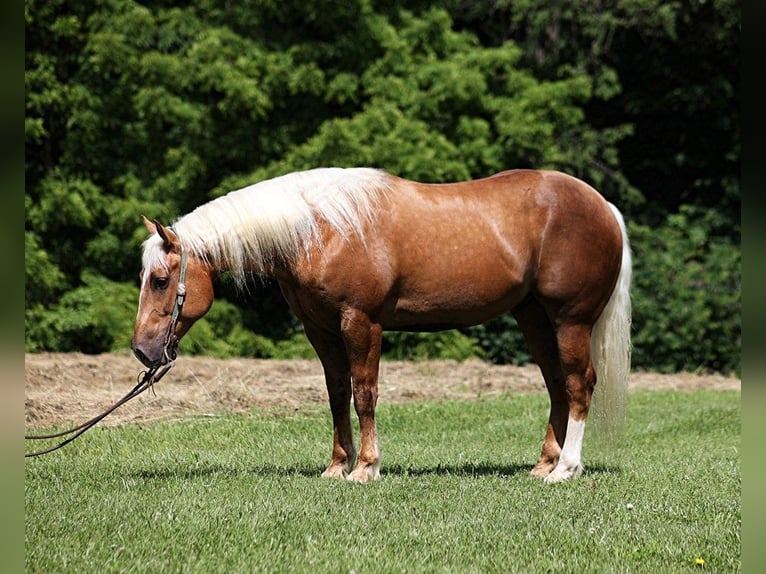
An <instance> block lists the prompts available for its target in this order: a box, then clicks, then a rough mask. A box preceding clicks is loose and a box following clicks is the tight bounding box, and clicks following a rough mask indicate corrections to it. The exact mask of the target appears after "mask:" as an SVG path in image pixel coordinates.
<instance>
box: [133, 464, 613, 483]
mask: <svg viewBox="0 0 766 574" xmlns="http://www.w3.org/2000/svg"><path fill="white" fill-rule="evenodd" d="M323 470H324V467H318V466H317V467H314V466H277V465H260V466H255V467H242V466H237V467H231V466H225V465H222V464H195V465H194V466H191V467H179V466H173V467H164V468H151V469H144V470H138V471H136V472H134V473H133V476H134V477H135V478H140V479H143V480H155V479H156V480H167V479H170V478H174V479H178V478H183V479H195V478H205V477H210V476H216V475H217V476H221V477H237V476H264V477H267V476H270V477H276V476H302V477H308V478H319V476H320V475H321V474H322V471H323ZM531 470H532V465H528V464H489V463H486V464H482V463H478V464H473V463H466V464H459V465H450V464H445V465H441V464H439V465H436V466H432V467H413V466H403V465H390V466H386V465H384V466H383V467H382V468H381V471H380V473H381V477H382V478H385V477H386V476H399V477H406V476H414V477H418V476H460V477H486V476H497V477H513V476H519V475H521V476H528V475H529V472H530V471H531ZM619 472H620V470H619V468H618V467H616V466H611V465H604V464H593V465H590V466H587V467H586V468H585V471H584V472H583V476H584V477H588V476H591V477H593V476H596V475H599V474H612V473H619Z"/></svg>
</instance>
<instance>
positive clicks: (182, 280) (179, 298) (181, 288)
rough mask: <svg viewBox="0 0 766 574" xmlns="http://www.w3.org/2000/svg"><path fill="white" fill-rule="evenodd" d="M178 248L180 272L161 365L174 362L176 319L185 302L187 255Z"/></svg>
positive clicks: (175, 355)
mask: <svg viewBox="0 0 766 574" xmlns="http://www.w3.org/2000/svg"><path fill="white" fill-rule="evenodd" d="M176 235H177V234H176ZM178 245H179V248H180V249H181V270H180V272H179V275H178V289H177V291H176V301H175V304H174V306H173V313H172V315H171V316H170V324H169V325H168V330H167V333H165V342H164V343H163V354H164V360H163V364H167V363H172V362H173V361H175V360H176V357H177V356H178V354H177V352H176V351H177V349H178V337H176V325H177V324H178V319H179V317H180V316H181V311H182V310H183V306H184V301H185V300H186V263H187V261H186V260H187V255H186V250H185V249H184V248H183V245H182V244H181V242H180V241H179V243H178Z"/></svg>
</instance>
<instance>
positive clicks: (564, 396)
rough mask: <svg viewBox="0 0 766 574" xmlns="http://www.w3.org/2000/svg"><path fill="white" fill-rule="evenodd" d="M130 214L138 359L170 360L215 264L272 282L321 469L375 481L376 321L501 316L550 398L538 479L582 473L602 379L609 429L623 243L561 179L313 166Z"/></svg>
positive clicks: (596, 209) (615, 389) (198, 313)
mask: <svg viewBox="0 0 766 574" xmlns="http://www.w3.org/2000/svg"><path fill="white" fill-rule="evenodd" d="M142 217H143V216H142ZM143 220H144V224H145V226H146V228H147V231H148V232H149V234H150V235H149V238H148V239H146V241H145V242H144V244H143V254H142V270H141V273H140V277H141V280H140V282H141V288H140V294H139V303H138V313H137V317H136V324H135V329H134V333H133V338H132V341H131V347H132V350H133V353H134V354H135V356H136V357H137V358H138V359H139V360H140V361H141V362H142V363H143V364H144V365H145V366H147V367H157V366H159V365H164V364H166V363H168V362H171V361H173V360H174V359H175V357H176V348H177V345H178V341H179V340H180V339H181V338H182V337H183V336H184V334H185V333H187V332H188V330H189V328H190V327H191V326H192V324H193V323H194V322H195V321H197V320H198V319H199V318H200V317H202V316H203V315H204V314H205V313H206V312H207V311H208V310H209V309H210V307H211V305H212V303H213V298H214V291H213V284H214V281H215V280H216V278H217V277H218V276H219V275H221V274H222V273H224V272H225V273H227V274H228V276H229V277H231V278H233V280H234V281H235V282H236V284H237V286H238V287H240V288H244V287H245V286H246V283H247V281H248V280H249V279H251V278H253V277H262V278H264V277H270V278H272V279H275V280H276V282H277V283H278V285H279V287H280V289H281V292H282V294H283V295H284V298H285V299H286V300H287V303H288V304H289V306H290V308H291V310H292V312H294V313H295V315H296V316H297V317H298V318H299V319H300V321H301V322H302V324H303V326H304V329H305V334H306V337H307V338H308V340H309V342H310V343H311V345H312V346H313V348H314V350H315V351H316V354H317V355H318V357H319V361H320V362H321V365H322V368H323V371H324V378H325V383H326V387H327V396H328V399H329V405H330V412H331V414H332V422H333V442H332V455H331V459H330V463H329V465H328V466H327V467H326V469H325V470H324V472H322V476H323V477H330V478H345V479H348V480H352V481H356V482H368V481H373V480H377V479H379V478H380V464H381V455H380V448H379V444H378V432H377V427H376V421H375V407H376V403H377V400H378V371H379V365H380V358H381V343H382V334H383V332H384V331H386V330H394V331H436V330H442V329H452V328H461V327H466V326H471V325H476V324H479V323H482V322H485V321H487V320H489V319H492V318H494V317H497V316H498V315H501V314H503V313H507V312H510V313H512V315H513V316H514V317H515V319H516V321H517V323H518V326H519V328H520V329H521V331H522V333H523V335H524V338H525V341H526V344H527V346H528V350H529V352H530V355H531V357H532V359H533V360H534V361H535V362H536V363H537V365H538V367H539V369H540V371H541V374H542V378H543V379H544V382H545V387H546V389H547V391H548V395H549V398H550V411H549V417H548V423H547V427H546V430H545V435H544V440H543V444H542V449H541V451H540V456H539V458H538V459H537V462H536V464H535V465H534V466H533V467H532V468H531V471H530V474H531V475H532V476H533V477H537V478H542V479H544V481H545V482H546V483H557V482H561V481H564V480H567V479H571V478H575V477H577V476H579V475H580V474H581V473H582V471H583V463H582V446H583V437H584V431H585V424H586V419H587V418H588V412H589V408H590V406H591V400H592V398H593V394H594V389H595V388H596V382H597V381H598V382H599V383H600V384H599V386H598V389H599V392H598V393H597V394H596V396H597V400H596V401H595V404H596V405H597V406H598V405H600V409H594V411H595V410H601V411H603V414H602V416H603V418H604V420H605V421H606V422H607V423H609V424H611V425H612V426H614V425H617V426H619V424H620V422H619V417H620V413H621V412H622V408H623V407H622V405H623V403H624V400H625V396H626V393H627V379H628V375H629V370H630V323H631V300H630V282H631V273H632V267H631V251H630V246H629V242H628V236H627V232H626V227H625V222H624V220H623V217H622V215H621V213H620V211H619V210H618V209H617V208H616V207H615V206H614V205H613V204H611V203H609V202H607V200H606V199H605V198H604V197H603V196H602V195H601V194H599V193H598V192H597V191H596V190H595V189H594V188H593V187H591V186H590V185H588V184H587V183H585V182H583V181H581V180H579V179H577V178H575V177H573V176H570V175H567V174H564V173H561V172H557V171H550V170H531V169H518V170H510V171H504V172H501V173H498V174H495V175H492V176H490V177H486V178H483V179H476V180H472V181H463V182H456V183H443V184H424V183H418V182H414V181H410V180H407V179H403V178H400V177H397V176H395V175H392V174H390V173H388V172H386V171H382V170H378V169H373V168H366V167H356V168H333V167H327V168H317V169H311V170H306V171H299V172H294V173H290V174H287V175H283V176H279V177H276V178H273V179H269V180H265V181H261V182H259V183H256V184H254V185H251V186H248V187H245V188H242V189H239V190H235V191H231V192H229V193H227V194H226V195H222V196H220V197H218V198H216V199H213V200H211V201H209V202H207V203H205V204H203V205H201V206H199V207H197V208H196V209H194V210H193V211H191V212H190V213H188V214H187V215H185V216H182V217H180V218H178V219H177V220H176V221H175V222H173V223H172V225H170V226H164V225H162V224H161V223H160V222H158V221H156V220H153V221H150V220H149V219H147V218H146V217H143ZM602 399H603V400H602ZM352 401H353V405H354V408H355V411H356V415H357V419H358V425H359V436H360V439H359V450H358V452H357V451H356V449H355V446H354V437H353V432H352V420H351V409H350V405H351V402H352ZM609 424H607V427H608V426H609Z"/></svg>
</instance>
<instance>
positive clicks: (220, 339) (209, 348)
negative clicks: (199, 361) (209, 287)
mask: <svg viewBox="0 0 766 574" xmlns="http://www.w3.org/2000/svg"><path fill="white" fill-rule="evenodd" d="M180 349H181V351H183V352H184V353H188V354H190V355H208V356H212V357H220V358H228V357H251V358H257V359H296V358H314V357H316V353H315V352H314V349H313V348H312V347H311V344H310V343H309V342H308V339H306V336H305V335H304V334H303V332H302V331H300V332H294V333H292V334H290V335H288V336H287V337H286V338H284V339H281V340H277V341H274V340H272V339H269V338H268V337H265V336H263V335H259V334H257V333H254V332H253V331H251V330H249V329H247V328H246V327H245V326H244V325H243V317H242V311H241V310H240V309H239V307H237V306H236V305H234V304H232V303H230V302H228V301H226V300H224V299H219V300H216V301H214V302H213V306H212V307H211V308H210V311H208V313H207V314H206V315H205V316H204V317H203V318H202V319H200V320H199V321H197V323H195V324H194V327H193V328H192V329H190V330H189V333H188V334H187V335H186V336H185V337H184V338H183V339H182V340H181V344H180Z"/></svg>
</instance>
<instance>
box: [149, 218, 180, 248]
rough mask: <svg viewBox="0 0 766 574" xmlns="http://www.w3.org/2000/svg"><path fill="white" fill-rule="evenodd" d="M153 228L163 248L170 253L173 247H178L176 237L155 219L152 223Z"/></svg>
mask: <svg viewBox="0 0 766 574" xmlns="http://www.w3.org/2000/svg"><path fill="white" fill-rule="evenodd" d="M152 224H153V225H154V228H155V229H156V230H157V234H158V235H159V236H160V237H161V238H162V242H163V248H164V249H165V251H167V252H168V253H170V252H171V251H173V249H174V248H175V247H177V246H178V237H177V236H176V234H175V233H173V232H172V231H171V230H170V229H168V228H167V227H165V226H164V225H162V224H161V223H160V222H159V221H157V220H156V219H155V220H153V221H152Z"/></svg>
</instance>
